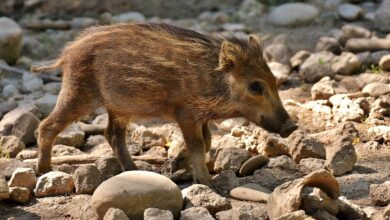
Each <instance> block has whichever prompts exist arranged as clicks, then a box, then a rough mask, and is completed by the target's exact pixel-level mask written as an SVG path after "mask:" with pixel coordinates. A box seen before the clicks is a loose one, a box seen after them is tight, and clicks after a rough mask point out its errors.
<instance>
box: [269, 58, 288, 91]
mask: <svg viewBox="0 0 390 220" xmlns="http://www.w3.org/2000/svg"><path fill="white" fill-rule="evenodd" d="M268 66H269V68H270V70H271V72H272V73H273V74H274V76H275V77H276V85H280V84H282V83H284V82H285V81H287V80H288V76H289V74H290V71H291V69H290V66H288V65H286V64H282V63H278V62H271V63H268Z"/></svg>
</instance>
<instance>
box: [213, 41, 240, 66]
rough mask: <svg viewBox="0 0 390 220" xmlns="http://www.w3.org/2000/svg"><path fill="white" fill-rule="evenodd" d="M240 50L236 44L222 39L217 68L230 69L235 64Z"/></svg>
mask: <svg viewBox="0 0 390 220" xmlns="http://www.w3.org/2000/svg"><path fill="white" fill-rule="evenodd" d="M241 52H242V51H241V48H240V47H239V46H238V45H236V44H234V43H231V42H229V41H223V42H222V44H221V51H220V52H219V66H218V68H217V70H220V71H229V70H231V69H232V68H233V67H234V66H235V65H236V64H237V61H238V57H239V56H240V54H241Z"/></svg>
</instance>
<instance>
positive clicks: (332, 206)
mask: <svg viewBox="0 0 390 220" xmlns="http://www.w3.org/2000/svg"><path fill="white" fill-rule="evenodd" d="M302 194H303V195H302V203H301V208H302V209H303V210H305V212H306V213H308V214H314V213H315V212H316V211H318V210H324V211H327V212H329V213H330V214H332V215H336V214H337V213H338V212H339V207H338V205H337V203H336V201H335V199H332V198H330V197H329V196H328V195H327V194H326V193H325V192H323V191H322V190H321V189H319V188H311V187H309V188H306V189H304V191H303V193H302Z"/></svg>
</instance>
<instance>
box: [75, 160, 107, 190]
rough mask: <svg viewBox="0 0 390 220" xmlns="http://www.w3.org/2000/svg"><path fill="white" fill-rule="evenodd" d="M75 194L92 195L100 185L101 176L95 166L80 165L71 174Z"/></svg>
mask: <svg viewBox="0 0 390 220" xmlns="http://www.w3.org/2000/svg"><path fill="white" fill-rule="evenodd" d="M73 179H74V185H75V187H76V194H92V193H93V192H94V191H95V189H96V188H97V187H98V186H99V184H100V183H101V174H100V172H99V170H98V169H97V167H96V166H95V165H91V164H88V165H81V166H79V167H78V168H77V169H76V170H75V171H74V174H73Z"/></svg>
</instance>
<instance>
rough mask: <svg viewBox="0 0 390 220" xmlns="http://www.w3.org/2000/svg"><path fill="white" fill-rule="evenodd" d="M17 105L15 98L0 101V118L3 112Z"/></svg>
mask: <svg viewBox="0 0 390 220" xmlns="http://www.w3.org/2000/svg"><path fill="white" fill-rule="evenodd" d="M16 107H18V104H17V103H16V101H15V100H8V101H4V102H1V103H0V118H1V117H3V115H4V114H6V113H7V112H9V111H11V110H12V109H14V108H16Z"/></svg>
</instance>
